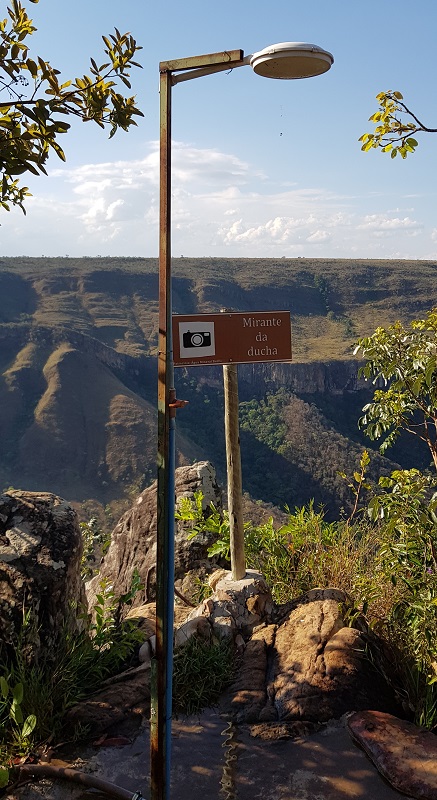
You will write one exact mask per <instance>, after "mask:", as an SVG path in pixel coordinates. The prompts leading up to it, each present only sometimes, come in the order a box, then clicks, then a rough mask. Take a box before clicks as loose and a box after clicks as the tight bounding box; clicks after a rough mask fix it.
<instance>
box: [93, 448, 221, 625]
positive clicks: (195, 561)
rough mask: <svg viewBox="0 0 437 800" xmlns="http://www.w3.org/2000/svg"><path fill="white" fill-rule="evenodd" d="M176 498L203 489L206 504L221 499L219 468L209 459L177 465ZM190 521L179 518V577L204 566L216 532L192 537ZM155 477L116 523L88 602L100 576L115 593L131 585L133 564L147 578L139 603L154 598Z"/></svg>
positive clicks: (177, 576)
mask: <svg viewBox="0 0 437 800" xmlns="http://www.w3.org/2000/svg"><path fill="white" fill-rule="evenodd" d="M175 490H176V499H177V498H179V497H187V496H188V497H192V496H193V495H194V492H196V491H202V493H203V495H204V501H203V504H204V508H205V510H206V509H207V508H208V507H209V504H210V503H211V502H213V503H214V505H215V506H219V507H220V505H221V490H220V488H219V486H218V484H217V481H216V476H215V470H214V467H213V466H212V464H210V463H209V462H208V461H201V462H198V463H196V464H193V465H192V466H187V467H179V468H178V469H177V470H176V481H175ZM188 530H189V525H187V523H184V522H180V523H178V525H177V527H176V533H175V579H176V580H180V579H182V578H183V576H184V575H185V573H186V572H188V571H189V570H191V571H195V570H196V569H198V568H201V567H202V566H203V567H205V566H206V561H207V551H208V548H209V547H210V546H211V544H212V542H213V539H214V537H213V535H212V534H209V533H204V534H198V535H197V536H195V537H194V538H193V539H188V535H187V534H188ZM155 564H156V481H155V482H154V483H153V484H152V485H151V486H150V487H148V488H147V489H145V490H144V491H143V492H142V493H141V494H140V496H139V497H138V499H137V500H136V502H135V505H134V506H133V508H131V509H130V511H127V512H126V514H124V516H123V517H122V518H121V519H120V521H119V522H118V524H117V525H116V527H115V528H114V530H113V532H112V536H111V544H110V546H109V549H108V552H107V553H106V555H105V557H104V559H103V561H102V565H101V567H100V571H99V575H98V576H96V577H95V578H93V579H92V580H91V581H90V582H89V583H88V585H87V597H88V605H89V608H90V609H92V608H93V606H94V604H95V598H96V594H98V592H99V584H100V581H101V580H102V578H107V579H108V580H109V581H110V582H111V584H112V586H113V588H114V591H115V594H116V596H120V595H122V594H124V593H125V592H127V591H128V590H129V588H130V586H131V582H132V577H133V574H134V570H137V571H138V573H139V575H140V578H141V581H142V583H143V584H144V587H145V588H144V595H143V596H140V595H139V596H138V597H137V599H136V600H135V602H134V606H135V605H141V604H142V603H144V602H145V601H147V602H148V601H151V600H154V599H155V586H156V566H155Z"/></svg>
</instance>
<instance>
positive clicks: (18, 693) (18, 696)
mask: <svg viewBox="0 0 437 800" xmlns="http://www.w3.org/2000/svg"><path fill="white" fill-rule="evenodd" d="M12 697H13V698H14V702H15V703H18V704H20V703H22V702H23V684H22V683H17V685H16V686H14V688H13V689H12Z"/></svg>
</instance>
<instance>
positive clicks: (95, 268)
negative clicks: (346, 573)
mask: <svg viewBox="0 0 437 800" xmlns="http://www.w3.org/2000/svg"><path fill="white" fill-rule="evenodd" d="M174 276H175V277H174V297H173V305H174V311H175V313H199V312H200V313H202V312H215V311H217V310H219V309H220V308H221V307H223V306H225V307H226V308H228V309H232V310H236V311H262V310H274V309H275V310H290V312H291V316H292V330H293V357H294V364H272V365H268V364H260V365H248V366H241V367H240V399H241V440H242V456H243V471H244V476H243V477H244V488H245V490H246V491H247V492H249V493H250V494H251V495H252V496H253V497H254V498H255V499H262V500H265V501H270V502H274V503H277V504H279V505H284V504H285V503H288V504H289V505H290V506H294V505H296V504H302V503H304V502H306V501H308V499H309V498H310V497H314V498H315V500H316V503H323V504H324V505H325V506H326V508H327V510H328V512H329V513H332V514H333V513H337V512H338V510H339V508H340V507H342V506H343V505H347V502H348V495H347V489H346V487H345V483H344V481H343V480H342V479H340V478H339V476H338V471H339V470H343V471H345V472H350V471H352V470H353V469H354V468H355V466H356V463H357V460H358V458H359V452H360V449H361V448H362V443H363V439H362V437H361V435H360V434H359V432H358V429H357V424H356V421H357V418H358V416H359V413H360V409H361V407H362V405H363V404H364V402H365V401H366V399H367V397H368V388H367V387H366V386H365V385H364V384H363V383H360V382H358V381H357V364H356V363H355V362H354V361H353V360H352V350H353V343H354V341H355V340H356V338H357V337H358V336H362V335H367V334H370V333H372V331H373V330H374V328H375V327H376V326H378V325H385V324H388V323H390V322H393V321H394V320H395V319H401V320H402V321H404V322H407V321H408V320H410V319H412V318H415V317H418V316H421V315H423V314H424V313H425V312H426V311H427V310H428V309H430V308H431V307H432V306H433V305H434V304H435V303H436V302H437V291H436V288H435V287H436V276H437V266H436V265H435V264H433V263H430V262H419V261H414V262H387V261H332V260H331V261H324V260H313V259H295V260H293V259H279V260H273V259H239V260H230V259H229V260H226V259H210V258H205V259H197V260H192V259H176V260H175V262H174ZM157 291H158V281H157V262H156V260H154V259H144V260H142V259H129V258H118V259H111V258H97V259H86V258H83V259H70V258H59V259H44V258H41V259H33V258H14V259H3V260H2V261H1V262H0V296H1V298H2V301H1V304H0V375H1V379H0V436H1V441H2V448H1V454H0V482H1V484H2V487H6V486H10V485H14V486H17V487H18V486H19V487H20V488H27V489H35V490H50V491H55V492H58V493H60V494H62V495H63V496H65V497H67V498H68V499H70V500H74V501H76V502H77V503H79V504H81V503H82V504H83V503H85V508H84V513H85V514H86V513H88V511H90V510H91V509H92V508H93V507H94V506H93V502H94V501H98V503H99V505H100V506H102V507H107V512H108V514H110V513H111V507H112V513H113V514H115V515H116V514H117V513H118V511H119V510H120V509H121V505H122V504H120V501H123V499H125V500H128V501H130V499H131V498H132V496H133V495H135V493H136V492H137V491H139V490H140V489H141V488H143V486H144V485H146V484H147V483H149V482H150V480H151V479H152V478H153V477H154V473H155V466H154V464H155V449H156V443H155V440H156V434H155V424H156V413H155V405H156V404H155V398H156V363H155V356H156V344H157V310H158V301H157ZM177 381H178V395H179V396H180V397H183V398H184V399H187V400H189V401H190V405H189V406H188V407H187V409H185V410H184V411H182V412H180V413H179V415H178V459H179V462H180V463H186V462H190V461H192V460H194V459H198V458H209V459H210V460H211V461H212V462H213V463H215V465H216V466H217V468H218V470H219V473H221V476H222V477H224V476H223V471H224V436H223V400H222V388H221V370H220V368H203V369H200V368H192V369H189V370H178V371H177ZM390 457H391V458H392V459H393V460H394V461H396V462H398V463H402V464H403V465H405V466H408V465H410V464H412V463H419V462H420V464H421V466H423V465H424V464H425V465H426V463H427V455H426V454H425V453H423V452H420V451H415V452H413V451H411V447H408V449H406V448H404V447H403V444H402V442H400V444H399V445H398V446H397V448H396V450H394V451H393V452H390ZM391 466H392V465H390V464H389V463H388V462H387V460H386V459H382V458H380V457H379V456H376V457H375V459H374V461H373V467H372V470H373V474H374V476H375V477H376V475H377V474H378V473H379V472H380V471H381V470H382V471H387V470H389V469H390V467H391ZM117 503H118V505H117Z"/></svg>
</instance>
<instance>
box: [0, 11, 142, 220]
mask: <svg viewBox="0 0 437 800" xmlns="http://www.w3.org/2000/svg"><path fill="white" fill-rule="evenodd" d="M30 2H31V3H37V2H38V0H30ZM35 30H36V28H35V27H34V25H33V22H32V20H31V19H30V17H29V16H28V14H27V11H26V9H25V8H24V7H23V5H22V4H21V2H20V0H12V2H11V7H10V8H8V17H7V18H6V19H3V20H0V178H1V184H0V207H2V208H4V209H6V210H7V211H9V209H10V206H11V205H17V206H19V207H20V208H21V209H22V210H23V211H24V213H25V209H24V200H25V197H26V196H28V195H29V194H30V192H29V190H28V188H27V187H26V186H21V185H20V178H19V177H18V176H21V175H22V174H23V173H26V172H31V173H33V174H34V175H39V174H40V173H44V174H46V169H45V164H46V162H47V159H48V157H49V154H50V152H51V151H52V150H53V151H54V152H55V153H56V154H57V156H58V157H59V158H60V159H62V160H63V161H65V154H64V151H63V149H62V147H61V145H60V144H59V141H58V138H59V137H60V135H61V134H63V133H67V131H68V130H69V128H70V124H69V123H68V122H67V121H66V118H68V117H78V118H79V119H81V120H82V121H83V122H88V121H93V122H96V123H97V125H99V126H100V127H101V128H105V127H109V130H110V132H109V136H110V137H112V136H113V135H114V133H115V132H116V131H117V130H118V129H119V128H121V129H122V130H125V131H127V130H128V128H129V127H130V126H131V125H136V122H135V116H138V115H139V116H142V113H141V111H140V110H139V109H138V107H137V105H136V102H135V97H126V96H124V95H123V94H122V93H120V92H119V91H117V89H118V88H119V85H120V84H123V85H124V86H126V87H127V88H128V89H130V88H131V84H130V69H131V67H140V66H141V65H140V64H138V63H137V62H136V61H134V56H135V53H137V51H138V50H140V49H141V48H140V47H139V46H138V45H137V44H136V41H135V39H133V38H132V36H131V35H130V34H129V33H125V34H121V33H120V32H119V31H118V30H117V29H115V32H114V34H113V35H110V36H103V37H102V38H103V43H104V54H105V56H104V61H103V63H102V64H100V65H99V64H98V63H97V62H96V61H95V60H94V59H93V58H91V66H90V71H89V74H85V75H83V76H82V77H78V78H75V79H72V80H66V81H63V82H61V79H60V72H59V70H57V69H55V68H54V67H52V66H51V64H50V63H49V62H48V61H45V60H44V59H43V58H41V57H40V56H35V57H31V55H30V52H29V45H28V39H29V37H30V36H32V34H33V33H34V32H35Z"/></svg>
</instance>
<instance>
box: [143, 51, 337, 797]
mask: <svg viewBox="0 0 437 800" xmlns="http://www.w3.org/2000/svg"><path fill="white" fill-rule="evenodd" d="M333 61H334V59H333V56H332V55H331V53H328V52H327V51H326V50H323V49H322V48H320V47H318V46H317V45H312V44H306V43H302V42H282V43H280V44H277V45H271V46H270V47H266V48H265V49H264V50H261V51H260V52H258V53H255V54H254V55H249V56H247V57H246V58H245V57H244V53H243V51H242V50H229V51H223V52H221V53H210V54H206V55H201V56H194V57H192V58H182V59H176V60H173V61H163V62H161V63H160V65H159V71H160V179H159V180H160V211H159V336H158V459H157V460H158V464H157V466H158V487H157V554H156V652H155V656H154V658H153V659H152V683H151V713H150V725H151V732H150V766H151V800H167V798H168V797H169V790H170V740H171V716H172V667H173V607H174V511H175V491H174V471H175V442H174V437H175V416H176V410H177V409H178V408H181V407H183V406H184V405H185V402H184V401H180V400H177V399H176V392H175V388H174V377H173V348H172V334H171V329H172V325H171V321H172V320H171V317H172V304H171V246H170V245H171V241H170V240H171V89H172V86H174V85H175V84H177V83H181V82H182V81H186V80H192V79H194V78H200V77H203V76H204V75H211V74H213V73H216V72H223V71H225V70H230V69H234V68H235V67H242V66H245V65H249V66H251V67H252V69H253V70H254V72H256V73H257V74H258V75H261V76H263V77H266V78H281V79H292V78H308V77H311V76H314V75H321V74H322V73H324V72H327V70H329V69H330V67H331V66H332V64H333Z"/></svg>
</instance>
